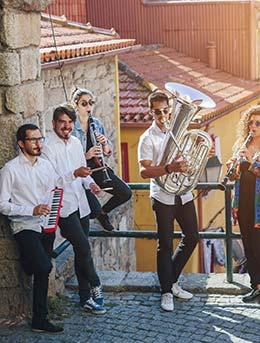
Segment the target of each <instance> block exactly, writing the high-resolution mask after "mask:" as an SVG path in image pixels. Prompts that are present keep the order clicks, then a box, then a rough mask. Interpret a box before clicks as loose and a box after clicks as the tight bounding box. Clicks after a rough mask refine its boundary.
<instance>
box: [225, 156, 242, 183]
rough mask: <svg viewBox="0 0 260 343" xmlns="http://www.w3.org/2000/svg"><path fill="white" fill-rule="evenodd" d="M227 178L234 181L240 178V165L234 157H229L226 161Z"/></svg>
mask: <svg viewBox="0 0 260 343" xmlns="http://www.w3.org/2000/svg"><path fill="white" fill-rule="evenodd" d="M226 166H227V174H226V175H227V180H230V181H235V180H238V179H239V178H240V167H239V163H238V159H237V158H236V157H231V158H230V159H229V160H228V161H227V163H226Z"/></svg>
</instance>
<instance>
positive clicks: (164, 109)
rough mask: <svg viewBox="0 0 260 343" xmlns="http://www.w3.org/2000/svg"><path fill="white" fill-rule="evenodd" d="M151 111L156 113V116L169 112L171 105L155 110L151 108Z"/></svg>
mask: <svg viewBox="0 0 260 343" xmlns="http://www.w3.org/2000/svg"><path fill="white" fill-rule="evenodd" d="M151 113H152V114H155V115H156V116H160V115H163V114H168V113H169V107H165V108H161V109H159V108H157V109H155V110H151Z"/></svg>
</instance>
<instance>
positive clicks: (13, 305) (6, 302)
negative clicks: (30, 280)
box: [0, 288, 32, 318]
mask: <svg viewBox="0 0 260 343" xmlns="http://www.w3.org/2000/svg"><path fill="white" fill-rule="evenodd" d="M0 299H1V306H0V318H8V317H9V318H10V317H19V316H24V317H28V315H29V313H30V311H31V303H32V301H31V291H30V289H26V290H25V289H23V288H0Z"/></svg>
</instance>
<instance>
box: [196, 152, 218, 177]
mask: <svg viewBox="0 0 260 343" xmlns="http://www.w3.org/2000/svg"><path fill="white" fill-rule="evenodd" d="M221 168H222V163H221V162H220V161H219V159H218V156H216V155H215V156H212V157H210V158H209V159H208V162H207V164H206V167H205V169H204V170H203V172H202V174H201V176H200V180H199V181H200V182H212V183H213V182H218V181H219V178H220V174H221Z"/></svg>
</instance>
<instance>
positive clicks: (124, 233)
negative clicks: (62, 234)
mask: <svg viewBox="0 0 260 343" xmlns="http://www.w3.org/2000/svg"><path fill="white" fill-rule="evenodd" d="M129 186H130V188H131V189H132V190H149V189H150V184H149V183H129ZM232 188H233V184H231V183H229V184H227V185H226V186H225V189H224V192H225V232H204V231H200V232H199V239H211V238H216V239H224V240H225V242H226V274H227V282H230V283H231V282H233V271H232V240H233V239H240V238H241V234H239V233H233V232H232V223H231V190H232ZM196 189H201V190H220V189H221V190H223V188H222V185H221V184H220V183H198V185H197V187H196ZM89 236H90V237H119V238H148V239H158V234H157V232H156V231H152V230H148V231H140V230H131V231H130V230H120V231H111V232H109V231H103V230H96V229H90V231H89ZM181 237H182V233H181V232H174V233H173V238H181ZM69 245H70V242H69V241H67V240H64V241H63V242H62V243H61V244H60V245H59V246H58V247H56V249H55V250H54V251H53V253H52V257H53V258H57V257H58V256H59V255H60V254H61V253H62V252H63V251H64V250H66V249H67V248H68V246H69Z"/></svg>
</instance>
